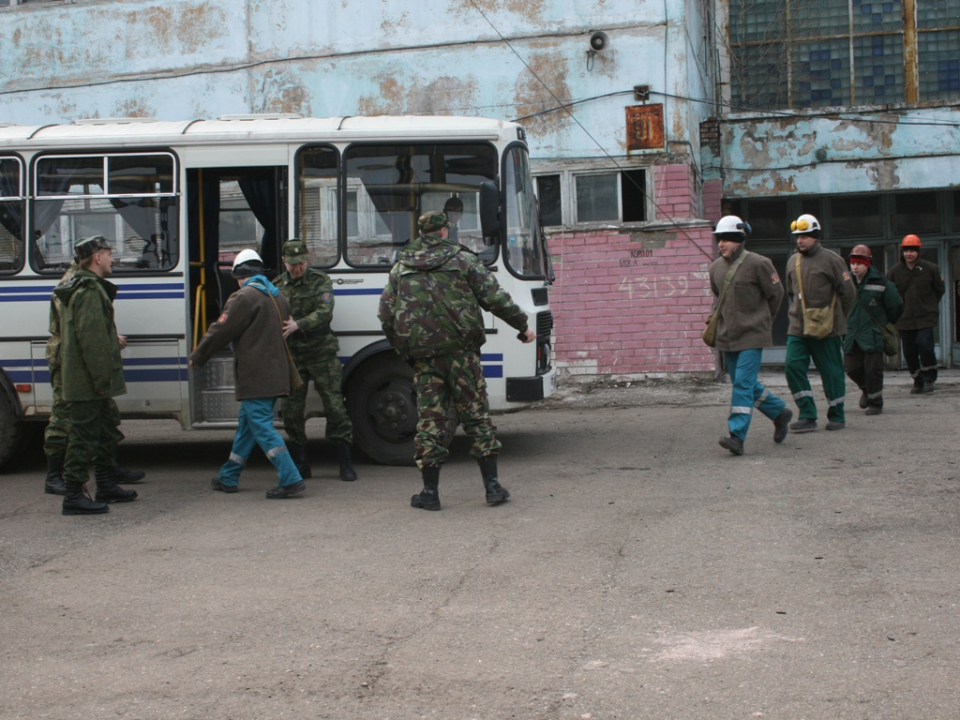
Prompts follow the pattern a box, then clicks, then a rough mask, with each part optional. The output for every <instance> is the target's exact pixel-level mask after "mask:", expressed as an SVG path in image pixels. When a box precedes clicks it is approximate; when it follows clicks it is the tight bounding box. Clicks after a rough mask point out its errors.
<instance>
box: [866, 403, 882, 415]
mask: <svg viewBox="0 0 960 720" xmlns="http://www.w3.org/2000/svg"><path fill="white" fill-rule="evenodd" d="M882 412H883V407H881V406H877V405H871V406H870V407H868V408H867V411H866V412H865V413H864V415H879V414H881V413H882Z"/></svg>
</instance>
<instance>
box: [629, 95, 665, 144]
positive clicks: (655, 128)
mask: <svg viewBox="0 0 960 720" xmlns="http://www.w3.org/2000/svg"><path fill="white" fill-rule="evenodd" d="M626 111H627V152H630V151H631V150H662V149H663V105H662V104H657V105H633V106H631V107H628V108H626Z"/></svg>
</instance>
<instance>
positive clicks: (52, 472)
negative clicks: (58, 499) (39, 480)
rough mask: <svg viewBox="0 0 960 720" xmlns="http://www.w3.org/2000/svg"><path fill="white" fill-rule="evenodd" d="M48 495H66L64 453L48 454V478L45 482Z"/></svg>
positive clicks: (44, 486)
mask: <svg viewBox="0 0 960 720" xmlns="http://www.w3.org/2000/svg"><path fill="white" fill-rule="evenodd" d="M43 491H44V492H45V493H46V494H47V495H66V494H67V486H66V485H65V484H64V482H63V455H47V479H46V480H45V481H44V483H43Z"/></svg>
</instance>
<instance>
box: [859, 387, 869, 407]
mask: <svg viewBox="0 0 960 720" xmlns="http://www.w3.org/2000/svg"><path fill="white" fill-rule="evenodd" d="M869 404H870V400H869V399H867V391H866V390H864V391H863V392H861V393H860V409H861V410H866V409H867V405H869Z"/></svg>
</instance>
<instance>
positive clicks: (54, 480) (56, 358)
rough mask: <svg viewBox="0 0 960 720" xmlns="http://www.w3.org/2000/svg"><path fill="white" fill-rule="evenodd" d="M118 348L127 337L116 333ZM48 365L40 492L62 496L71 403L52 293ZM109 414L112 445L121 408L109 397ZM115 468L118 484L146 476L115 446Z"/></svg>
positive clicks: (70, 272)
mask: <svg viewBox="0 0 960 720" xmlns="http://www.w3.org/2000/svg"><path fill="white" fill-rule="evenodd" d="M79 269H80V266H79V265H77V262H76V260H74V261H73V262H72V263H70V267H69V268H67V271H66V272H65V273H64V274H63V277H62V278H61V279H60V282H59V284H58V285H57V287H58V288H62V287H64V286H66V285H68V284H69V283H70V280H71V279H72V278H73V276H74V275H76V273H77V270H79ZM119 340H120V349H121V350H122V349H123V348H124V347H126V344H127V339H126V338H125V337H124V336H123V335H120V336H119ZM46 359H47V367H49V368H50V385H51V386H52V389H53V405H52V407H51V408H50V420H49V422H48V423H47V427H46V429H45V430H44V433H43V454H44V455H46V457H47V477H46V478H45V480H44V483H43V491H44V492H45V493H47V494H49V495H65V494H66V492H67V488H66V486H65V485H64V484H63V461H64V458H65V457H66V454H67V438H68V437H69V436H70V405H69V403H66V402H64V401H63V382H62V380H61V379H60V300H59V299H58V298H57V296H56V294H54V295H53V296H52V297H51V298H50V339H49V340H47V351H46ZM110 414H111V417H112V420H113V428H114V429H113V433H111V436H112V440H113V445H114V448H116V446H117V444H118V443H119V442H120V441H121V440H123V433H122V432H120V408H118V407H117V403H116V402H115V401H114V400H113V398H111V399H110ZM114 457H115V459H116V467H114V469H113V471H112V472H111V475H112V476H113V479H114V480H115V481H116V482H117V483H136V482H140V481H141V480H143V478H144V477H146V473H145V472H142V471H134V470H130V469H129V468H125V467H124V466H123V465H121V464H120V461H119V459H118V457H117V452H116V449H115V450H114Z"/></svg>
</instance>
